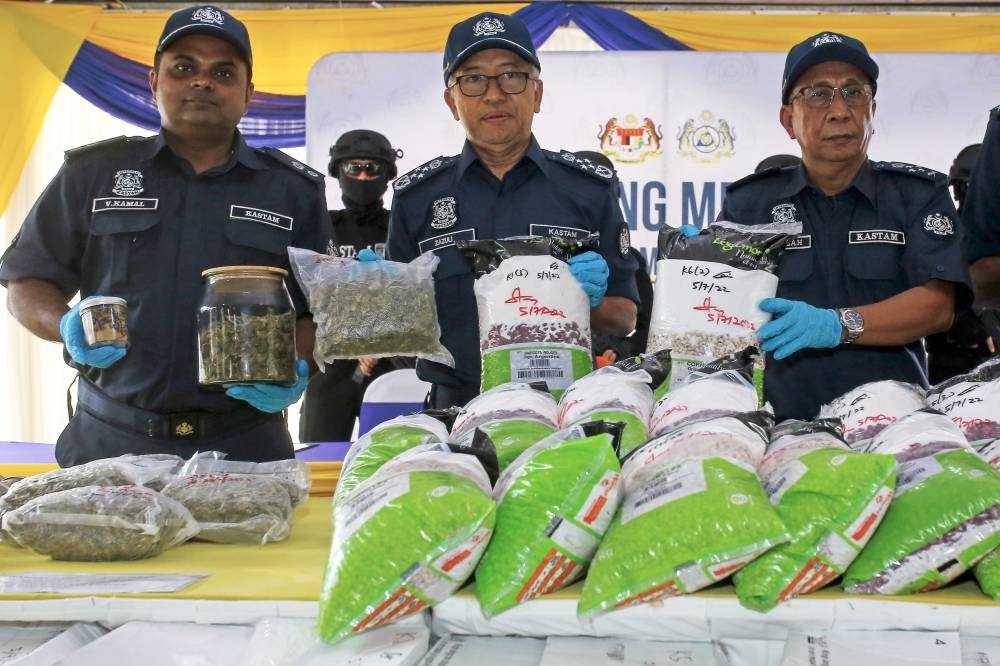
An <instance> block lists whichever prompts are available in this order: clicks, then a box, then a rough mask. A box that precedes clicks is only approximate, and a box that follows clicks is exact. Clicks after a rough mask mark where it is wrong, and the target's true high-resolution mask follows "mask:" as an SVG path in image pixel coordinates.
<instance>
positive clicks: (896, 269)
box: [719, 161, 971, 419]
mask: <svg viewBox="0 0 1000 666" xmlns="http://www.w3.org/2000/svg"><path fill="white" fill-rule="evenodd" d="M719 219H720V220H730V221H733V222H738V223H741V224H771V223H780V222H791V221H797V222H801V223H802V234H801V235H799V236H798V237H797V238H795V239H793V240H792V241H790V242H789V244H788V249H787V250H786V251H785V253H784V255H782V258H781V262H780V264H779V273H778V276H779V282H778V296H779V297H780V298H787V299H790V300H797V301H805V302H806V303H809V304H810V305H814V306H816V307H819V308H843V307H858V306H861V305H868V304H871V303H875V302H878V301H882V300H885V299H887V298H889V297H891V296H895V295H896V294H899V293H901V292H903V291H906V290H907V289H910V288H912V287H917V286H919V285H922V284H926V283H927V282H928V281H930V280H933V279H937V280H945V281H948V282H954V283H957V285H956V287H957V288H956V297H957V302H958V304H959V305H960V307H964V306H965V305H966V304H967V303H968V302H969V300H970V298H971V292H970V290H969V284H970V283H969V276H968V272H967V270H966V267H965V262H964V261H963V260H962V253H961V239H960V234H959V228H958V226H957V222H958V214H957V213H956V211H955V206H954V204H953V203H952V200H951V197H950V196H949V194H948V190H947V186H946V178H945V176H944V174H941V173H938V172H936V171H931V170H928V169H924V168H922V167H917V166H913V165H909V164H902V163H898V162H871V161H869V162H866V163H865V164H864V166H863V167H862V168H861V170H860V171H859V172H858V174H857V176H856V177H855V178H854V182H853V183H851V185H850V187H848V188H847V189H846V190H844V191H843V192H840V193H839V194H836V195H834V196H827V195H826V194H824V193H823V192H822V191H820V190H819V189H817V188H815V187H813V186H812V185H810V184H809V183H808V182H807V181H806V174H805V171H804V169H803V168H802V167H801V166H796V167H787V168H784V169H769V170H767V171H764V172H762V173H760V174H755V175H752V176H748V177H747V178H744V179H742V180H739V181H736V182H735V183H733V184H732V185H730V186H729V188H728V190H727V195H726V199H725V201H724V202H723V205H722V211H721V213H720V214H719ZM883 379H896V380H899V381H905V382H912V383H914V384H920V385H922V386H926V385H927V358H926V355H925V353H924V350H923V344H922V341H921V340H917V341H915V342H912V343H910V344H908V345H901V346H895V347H867V346H862V345H842V346H840V347H837V348H835V349H804V350H802V351H799V352H796V353H795V354H793V355H792V356H790V357H789V358H787V359H784V360H782V361H776V360H774V359H773V358H772V357H771V356H768V358H767V364H766V367H765V370H764V397H765V399H766V400H768V401H770V402H771V404H772V406H773V407H774V409H775V415H776V416H777V418H778V419H785V418H812V417H814V416H816V413H817V411H818V410H819V407H820V406H821V405H823V404H825V403H827V402H829V401H830V400H832V399H833V398H836V397H837V396H839V395H841V394H843V393H845V392H846V391H849V390H851V389H853V388H855V387H857V386H859V385H861V384H864V383H866V382H871V381H878V380H883Z"/></svg>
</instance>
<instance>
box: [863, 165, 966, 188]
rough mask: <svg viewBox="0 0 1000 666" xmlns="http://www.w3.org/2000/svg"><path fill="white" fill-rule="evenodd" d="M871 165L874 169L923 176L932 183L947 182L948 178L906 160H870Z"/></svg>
mask: <svg viewBox="0 0 1000 666" xmlns="http://www.w3.org/2000/svg"><path fill="white" fill-rule="evenodd" d="M872 167H873V168H874V169H875V170H876V171H887V172H889V173H903V174H907V175H910V176H916V177H918V178H923V179H924V180H929V181H931V182H932V183H944V182H947V180H948V177H947V176H945V175H944V174H943V173H941V172H940V171H935V170H934V169H928V168H926V167H922V166H917V165H916V164H907V163H906V162H872Z"/></svg>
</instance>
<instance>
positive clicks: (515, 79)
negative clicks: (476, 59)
mask: <svg viewBox="0 0 1000 666" xmlns="http://www.w3.org/2000/svg"><path fill="white" fill-rule="evenodd" d="M529 78H531V75H530V74H528V72H504V73H503V74H497V75H496V76H486V75H485V74H463V75H462V76H456V77H455V83H453V84H451V86H449V87H454V86H456V85H457V86H458V89H459V90H461V91H462V94H463V95H465V96H466V97H479V96H480V95H485V94H486V89H487V88H489V87H490V81H494V80H495V81H496V82H497V87H499V88H500V91H501V92H504V93H506V94H508V95H519V94H521V93H523V92H524V89H525V88H527V87H528V79H529Z"/></svg>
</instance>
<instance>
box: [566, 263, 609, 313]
mask: <svg viewBox="0 0 1000 666" xmlns="http://www.w3.org/2000/svg"><path fill="white" fill-rule="evenodd" d="M569 270H570V272H571V273H573V277H575V278H576V279H577V281H578V282H579V283H580V286H581V287H583V290H584V291H585V292H587V296H590V307H592V308H596V307H597V304H598V303H600V302H601V299H602V298H604V292H606V291H607V290H608V262H606V261H604V257H602V256H601V255H599V254H597V253H596V252H594V251H593V250H589V251H587V252H584V253H583V254H577V255H575V256H572V257H570V258H569Z"/></svg>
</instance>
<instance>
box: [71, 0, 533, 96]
mask: <svg viewBox="0 0 1000 666" xmlns="http://www.w3.org/2000/svg"><path fill="white" fill-rule="evenodd" d="M523 6H524V3H520V4H490V5H444V6H431V7H402V8H398V9H372V8H368V9H277V10H274V9H271V10H266V9H258V10H253V9H251V10H234V11H233V15H234V16H236V17H237V18H238V19H240V20H241V21H243V22H244V23H246V26H247V30H249V32H250V41H251V43H252V45H253V56H254V68H253V69H254V72H253V78H254V85H255V86H256V88H257V90H261V91H264V92H269V93H276V94H283V95H304V94H305V93H306V79H307V77H308V75H309V69H310V68H311V67H312V66H313V64H314V63H315V62H316V61H317V60H319V59H320V58H321V57H323V56H324V55H326V54H327V53H331V52H334V51H443V50H444V42H445V39H447V37H448V30H449V29H450V28H451V26H452V25H454V24H455V23H458V22H459V21H461V20H462V19H465V18H468V17H469V16H472V15H474V14H477V13H479V12H481V11H487V10H489V11H495V12H499V13H502V14H510V13H513V12H515V11H517V10H518V9H520V8H521V7H523ZM169 15H170V12H166V11H158V12H142V13H138V14H137V13H135V12H131V11H130V12H116V11H107V12H104V13H103V14H102V15H101V17H100V19H98V21H97V23H96V24H95V25H94V27H93V30H92V31H91V32H90V34H89V35H87V39H88V40H89V41H91V42H92V43H94V44H96V45H97V46H100V47H101V48H104V49H107V50H108V51H111V52H113V53H116V54H118V55H120V56H122V57H125V58H129V59H131V60H135V61H137V62H144V63H152V61H153V51H154V50H155V49H156V40H157V38H159V36H160V31H161V30H162V29H163V23H164V21H166V19H167V16H169Z"/></svg>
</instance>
